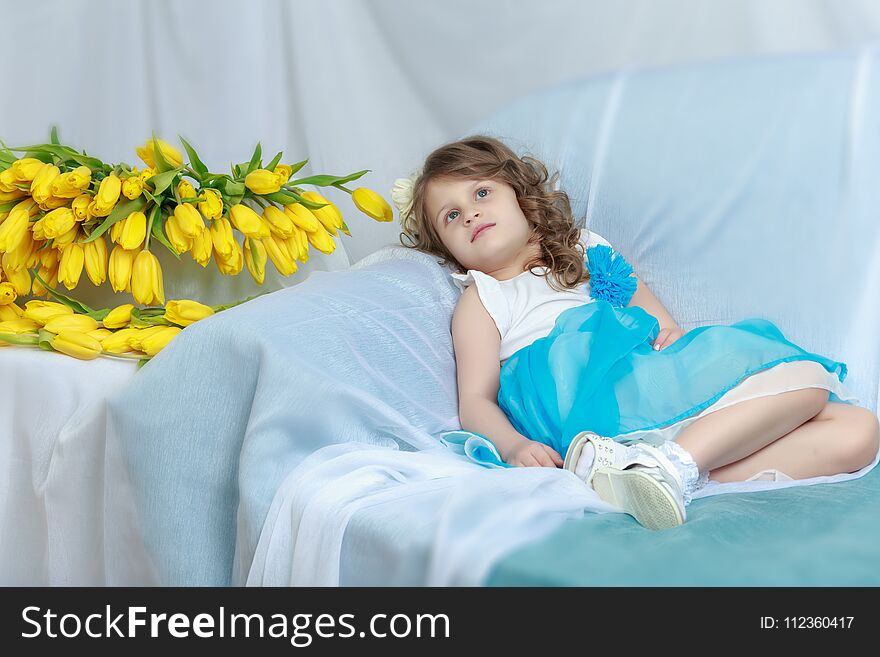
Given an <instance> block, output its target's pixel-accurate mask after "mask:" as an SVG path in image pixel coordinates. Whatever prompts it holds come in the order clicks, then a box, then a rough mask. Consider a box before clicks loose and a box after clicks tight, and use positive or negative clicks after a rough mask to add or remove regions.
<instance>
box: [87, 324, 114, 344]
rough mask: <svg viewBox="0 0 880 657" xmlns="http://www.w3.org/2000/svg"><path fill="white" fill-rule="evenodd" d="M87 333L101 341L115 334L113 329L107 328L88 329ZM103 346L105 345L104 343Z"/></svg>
mask: <svg viewBox="0 0 880 657" xmlns="http://www.w3.org/2000/svg"><path fill="white" fill-rule="evenodd" d="M86 335H89V336H91V337H93V338H95V340H97V341H98V342H101V341H103V340H104V339H105V338H109V337H110V336H111V335H113V331H110V330H108V329H105V328H96V329H94V330H92V331H86ZM101 346H102V347H103V346H104V345H103V344H102V345H101Z"/></svg>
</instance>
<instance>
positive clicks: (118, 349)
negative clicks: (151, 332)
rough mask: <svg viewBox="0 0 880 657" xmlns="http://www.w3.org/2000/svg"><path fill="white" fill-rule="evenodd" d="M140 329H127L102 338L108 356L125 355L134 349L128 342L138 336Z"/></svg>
mask: <svg viewBox="0 0 880 657" xmlns="http://www.w3.org/2000/svg"><path fill="white" fill-rule="evenodd" d="M137 331H138V329H131V328H126V329H122V330H121V331H114V332H113V333H112V334H111V335H109V336H107V337H105V338H101V339H100V340H101V347H102V348H103V349H104V351H105V352H107V353H108V354H124V353H125V352H127V351H131V349H132V347H131V345H130V344H129V343H128V340H129V338H130V337H132V336H133V335H135V334H137Z"/></svg>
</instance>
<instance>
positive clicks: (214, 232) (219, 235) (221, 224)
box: [211, 217, 235, 258]
mask: <svg viewBox="0 0 880 657" xmlns="http://www.w3.org/2000/svg"><path fill="white" fill-rule="evenodd" d="M211 242H212V243H213V245H214V250H215V251H216V252H217V253H218V254H220V255H221V256H222V257H224V258H228V257H230V256H231V255H232V250H233V246H232V245H233V244H235V238H234V237H233V235H232V224H231V223H229V219H227V218H226V217H220V218H219V219H215V220H214V221H213V222H211Z"/></svg>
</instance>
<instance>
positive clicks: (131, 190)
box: [122, 175, 144, 200]
mask: <svg viewBox="0 0 880 657" xmlns="http://www.w3.org/2000/svg"><path fill="white" fill-rule="evenodd" d="M143 191H144V180H143V178H141V177H140V176H137V175H134V176H131V177H129V178H126V179H125V180H123V181H122V195H123V196H124V197H125V198H127V199H130V200H134V199H136V198H137V197H138V196H140V195H141V194H142V193H143Z"/></svg>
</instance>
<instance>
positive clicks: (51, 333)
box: [0, 274, 252, 366]
mask: <svg viewBox="0 0 880 657" xmlns="http://www.w3.org/2000/svg"><path fill="white" fill-rule="evenodd" d="M36 278H37V280H38V281H39V282H40V284H41V285H43V286H45V287H46V289H47V291H48V292H49V294H51V295H52V297H54V298H55V299H57V300H58V301H40V300H31V301H28V302H26V303H25V305H24V308H22V307H20V306H19V305H18V304H16V303H15V302H11V303H6V304H2V305H0V346H6V345H9V344H15V345H23V346H34V347H40V348H42V349H46V350H48V351H57V352H60V353H63V354H67V355H68V356H73V357H74V358H80V359H83V360H91V359H93V358H96V357H98V356H111V357H116V358H132V359H136V360H138V365H139V366H141V365H143V364H144V363H146V362H147V361H148V360H149V359H150V358H152V357H153V356H155V355H156V354H157V353H159V351H161V349H162V348H163V347H165V345H167V344H168V343H169V342H170V341H171V340H172V339H173V338H174V336H176V335H177V334H178V333H180V331H181V330H183V328H185V327H187V326H189V325H190V324H193V323H194V322H197V321H198V320H200V319H204V318H205V317H210V316H211V315H213V314H214V313H215V312H218V311H221V310H225V309H227V308H231V307H233V306H236V305H238V304H239V303H244V302H243V301H240V302H237V303H232V304H229V305H222V306H206V305H205V304H202V303H199V302H198V301H193V300H190V299H180V300H175V301H169V302H168V303H167V305H165V306H156V307H148V308H137V307H135V305H134V304H131V303H126V304H122V305H120V306H117V307H115V308H112V309H110V308H103V309H101V310H94V309H92V308H90V307H89V306H87V305H86V304H84V303H82V302H79V301H77V300H76V299H74V298H73V297H70V296H67V295H65V294H62V293H61V292H59V291H58V290H55V289H53V288H52V287H50V286H49V285H48V284H47V283H46V281H44V280H42V278H41V277H40V275H39V274H36ZM251 298H252V297H251ZM249 300H250V298H249V299H245V301H249Z"/></svg>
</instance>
